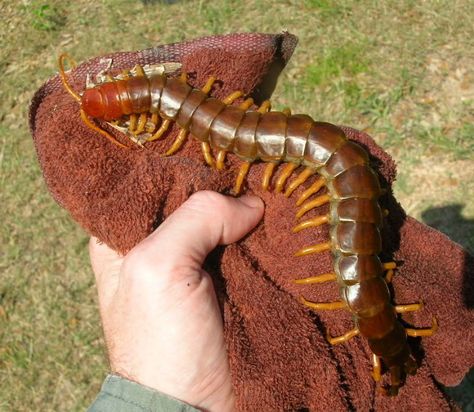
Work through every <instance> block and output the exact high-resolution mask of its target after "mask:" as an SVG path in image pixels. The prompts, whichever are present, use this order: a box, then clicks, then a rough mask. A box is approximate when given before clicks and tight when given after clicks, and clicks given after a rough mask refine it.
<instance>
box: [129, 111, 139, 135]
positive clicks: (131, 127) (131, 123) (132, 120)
mask: <svg viewBox="0 0 474 412" xmlns="http://www.w3.org/2000/svg"><path fill="white" fill-rule="evenodd" d="M137 123H138V117H137V115H136V114H135V113H132V114H131V115H130V121H129V124H128V130H129V131H130V132H131V133H134V132H135V130H136V128H137Z"/></svg>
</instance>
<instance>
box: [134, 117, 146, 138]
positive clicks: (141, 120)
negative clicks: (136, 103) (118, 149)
mask: <svg viewBox="0 0 474 412" xmlns="http://www.w3.org/2000/svg"><path fill="white" fill-rule="evenodd" d="M147 120H148V116H147V114H146V113H141V114H140V117H139V118H138V125H137V129H136V130H135V134H136V135H137V134H140V133H142V132H143V131H144V130H145V126H146V122H147Z"/></svg>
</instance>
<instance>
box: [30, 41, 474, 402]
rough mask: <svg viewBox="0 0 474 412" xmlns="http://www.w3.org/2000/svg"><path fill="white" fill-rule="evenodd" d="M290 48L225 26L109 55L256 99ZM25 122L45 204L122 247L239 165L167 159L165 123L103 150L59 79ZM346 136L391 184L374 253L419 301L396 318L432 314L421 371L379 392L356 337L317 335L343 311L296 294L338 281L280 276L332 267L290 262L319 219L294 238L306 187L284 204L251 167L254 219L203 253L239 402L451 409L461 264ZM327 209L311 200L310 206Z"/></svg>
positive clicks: (462, 349)
mask: <svg viewBox="0 0 474 412" xmlns="http://www.w3.org/2000/svg"><path fill="white" fill-rule="evenodd" d="M295 45H296V38H295V37H294V36H292V35H290V34H288V33H283V34H280V35H266V34H232V35H227V36H216V37H206V38H203V39H198V40H194V41H191V42H186V43H179V44H172V45H167V46H160V47H156V48H153V49H148V50H144V51H141V52H133V53H132V52H127V53H116V54H113V55H110V56H108V57H111V58H112V59H113V68H114V69H121V68H130V67H132V66H134V65H135V64H141V65H143V64H147V63H158V62H173V61H178V62H181V64H182V69H183V70H184V71H186V72H187V73H189V75H190V77H189V82H190V83H191V84H193V85H194V86H195V87H202V85H203V84H204V83H205V81H206V79H207V78H208V77H209V76H211V75H215V76H217V77H218V78H219V79H220V80H221V82H220V83H218V84H217V85H216V86H215V87H214V89H213V92H212V94H213V95H214V96H216V97H219V98H222V97H224V96H225V95H227V94H229V93H230V92H232V91H234V90H242V91H244V92H245V93H246V94H250V95H252V96H254V97H255V98H256V100H257V101H261V100H263V99H264V98H266V97H268V96H269V94H270V93H271V92H272V90H273V86H274V82H275V79H276V76H277V75H278V73H279V71H280V70H281V69H282V68H283V67H284V65H285V63H286V62H287V60H288V59H289V57H290V56H291V54H292V52H293V49H294V47H295ZM105 66H106V62H102V63H101V59H100V58H95V59H92V60H89V61H88V62H86V63H84V64H82V65H80V66H78V67H77V68H76V69H75V70H74V71H73V72H72V73H69V74H68V77H69V78H70V79H71V84H72V85H73V87H74V88H75V89H76V90H79V91H80V90H82V88H83V87H84V84H85V76H86V74H87V73H89V74H90V75H92V76H94V75H95V74H96V73H97V72H98V71H100V70H102V69H104V68H105ZM318 120H330V119H318ZM30 127H31V130H32V134H33V137H34V141H35V145H36V149H37V153H38V158H39V160H40V163H41V167H42V170H43V173H44V177H45V179H46V182H47V184H48V187H49V189H50V191H51V193H52V195H53V196H54V198H55V199H56V200H57V201H58V203H59V204H61V205H62V206H63V207H65V208H66V209H67V210H69V212H70V213H71V214H72V216H73V218H74V219H75V220H77V222H79V223H80V224H81V225H82V226H83V227H84V228H85V229H86V230H87V231H88V232H89V233H90V234H92V235H94V236H97V237H98V238H99V239H101V240H102V241H104V242H105V243H107V244H108V245H110V246H111V247H113V248H114V249H116V250H118V251H121V252H126V251H127V250H129V249H130V248H131V247H133V246H134V245H135V244H136V243H137V242H139V241H140V240H141V239H143V238H144V237H145V236H146V235H148V234H149V233H150V232H151V231H152V230H153V229H154V228H156V227H157V225H159V223H160V222H161V221H162V220H163V219H165V218H166V217H167V216H168V215H169V214H170V213H172V212H173V211H174V210H175V209H176V208H177V207H179V205H180V204H182V203H183V202H184V201H185V200H186V199H187V198H188V197H189V196H190V194H192V193H193V192H195V191H198V190H203V189H210V190H215V191H218V192H221V193H229V191H230V189H231V188H232V186H233V183H234V179H235V171H236V168H237V167H238V165H239V164H240V160H239V159H237V158H236V157H235V156H233V155H229V156H228V160H227V168H226V170H225V171H223V172H218V171H215V170H212V169H210V168H209V167H208V166H206V165H205V163H204V161H203V157H202V154H201V151H200V146H199V144H197V142H196V141H194V140H193V139H188V141H187V142H186V144H185V145H184V147H183V148H182V149H181V150H180V151H179V152H178V153H177V154H176V155H174V156H172V157H169V158H163V157H161V156H160V154H161V153H163V152H164V151H165V149H166V148H168V147H169V146H170V145H171V143H172V141H173V139H174V138H175V137H176V135H177V132H178V129H177V128H176V127H173V129H172V130H171V131H170V133H169V134H167V135H166V137H165V138H164V139H163V140H158V141H156V142H153V143H148V144H146V147H145V149H141V148H139V147H133V148H132V149H131V150H124V149H121V148H119V147H117V146H115V145H112V144H111V143H110V142H109V141H107V140H106V139H105V138H104V137H103V136H101V135H98V134H97V133H95V132H94V131H91V130H90V129H89V128H88V127H87V126H86V125H84V124H83V122H82V121H81V120H80V118H79V106H78V104H77V103H76V102H75V101H74V100H73V99H72V98H71V96H70V95H69V94H67V93H66V92H65V91H64V89H63V87H62V85H61V83H60V81H59V79H58V77H57V76H56V77H54V78H53V79H51V80H49V81H48V82H47V83H45V85H43V87H42V88H41V89H40V90H39V91H38V92H37V93H36V95H35V97H34V99H33V102H32V106H31V110H30ZM103 127H104V128H107V130H111V129H109V128H108V126H106V125H103ZM344 130H345V131H346V133H347V134H348V136H349V137H350V138H351V139H354V140H356V141H358V142H359V143H361V144H362V145H363V146H365V147H366V148H367V149H368V151H369V152H370V154H371V155H372V157H373V163H374V167H375V168H376V169H377V170H378V172H379V173H380V175H381V181H382V184H383V185H384V186H385V187H387V189H388V192H387V194H386V195H385V196H384V197H383V198H382V199H381V201H382V203H383V205H384V207H386V208H388V209H389V211H390V214H389V216H388V217H387V219H386V230H385V233H384V245H385V246H384V255H383V256H382V258H383V259H384V260H386V261H388V260H391V259H395V260H396V261H397V262H399V264H400V268H399V269H398V270H397V271H396V274H395V277H394V279H393V285H392V286H393V289H392V291H393V296H394V301H395V302H397V303H400V304H403V303H414V302H418V301H419V300H420V299H422V300H423V301H424V303H425V309H424V310H423V311H419V312H415V313H410V314H406V315H404V316H403V319H404V320H405V321H406V322H407V324H408V325H413V326H414V327H417V326H418V327H421V326H428V325H430V324H431V317H432V315H435V316H436V317H437V319H438V321H439V325H440V329H439V332H438V333H437V334H436V335H435V336H433V337H430V338H424V339H422V340H421V342H420V339H413V340H411V343H412V344H413V348H414V352H415V353H416V356H417V358H418V359H419V360H420V362H421V367H420V369H419V370H418V373H417V375H416V376H414V377H409V378H408V380H407V383H406V385H405V386H404V387H403V388H402V389H401V390H400V394H399V396H397V397H395V398H388V397H386V396H383V395H381V394H379V393H377V392H376V390H375V385H374V382H373V380H372V378H371V375H370V371H371V364H370V356H369V355H370V351H369V350H368V346H367V344H366V342H365V341H364V340H363V339H362V338H360V337H356V338H354V339H352V340H351V341H350V342H348V343H346V344H342V345H338V346H331V345H330V344H329V343H328V342H327V341H326V339H325V334H326V330H330V332H331V333H332V334H333V335H338V334H342V333H344V332H346V331H347V330H349V329H351V328H352V325H353V323H352V320H351V318H350V314H349V313H347V312H346V311H343V310H337V311H326V312H322V311H321V312H312V311H310V310H308V309H307V308H305V307H303V305H302V304H301V303H300V302H299V301H298V298H299V296H301V295H304V296H305V297H306V298H307V299H310V300H314V301H317V302H320V301H322V302H325V301H332V300H336V299H337V298H338V291H337V287H336V285H335V284H334V283H333V282H331V283H329V284H322V285H319V286H318V285H313V286H298V285H295V284H293V283H291V280H292V279H295V278H302V277H307V276H314V275H317V274H321V273H327V272H330V271H332V262H331V256H330V254H329V253H323V254H320V255H310V256H306V257H294V256H293V253H294V252H295V251H296V250H298V249H299V248H301V247H303V246H308V245H311V244H315V243H319V242H322V241H324V240H325V239H327V237H328V232H327V229H328V228H327V226H326V227H325V226H323V227H321V228H319V229H310V230H305V231H303V232H300V233H298V234H292V232H291V228H292V227H293V226H294V225H295V211H296V206H295V199H296V198H297V196H298V195H299V193H301V191H302V190H304V187H307V186H308V185H304V186H303V187H302V188H299V189H298V191H297V192H296V193H295V194H293V196H291V197H290V198H289V199H287V198H285V197H284V196H283V195H281V194H275V193H273V192H263V191H262V190H261V188H260V182H261V176H262V172H263V168H264V165H263V164H256V165H254V166H252V167H251V169H250V173H249V177H248V184H247V187H246V190H247V191H248V192H253V193H255V194H257V195H258V196H261V197H262V198H263V199H264V201H265V204H266V211H265V217H264V220H263V221H262V222H261V224H260V225H259V226H258V227H257V228H256V229H255V230H254V231H253V232H252V233H251V234H249V235H248V236H247V237H245V238H244V239H243V240H242V241H240V242H238V243H237V244H234V245H231V246H228V247H226V248H220V249H218V250H216V251H215V252H213V253H212V254H211V255H210V256H209V257H208V260H207V261H206V269H207V270H208V271H209V272H211V273H212V274H213V277H214V280H215V283H216V286H217V289H218V292H219V295H220V299H221V302H222V306H223V312H224V319H225V327H226V338H227V343H228V350H229V353H230V362H231V368H232V374H233V379H234V385H235V390H236V393H237V402H238V408H239V409H240V410H242V411H297V410H308V409H309V410H310V411H319V410H334V411H344V410H361V411H365V410H384V411H385V410H394V411H395V410H397V411H398V410H407V411H411V410H417V411H419V410H422V411H424V410H437V411H438V410H449V408H450V406H451V405H450V402H449V401H448V400H447V398H446V397H445V396H444V395H443V393H442V391H441V390H440V388H439V384H438V382H439V383H442V384H445V385H456V384H458V383H459V382H460V380H461V379H462V377H463V376H464V375H465V374H466V373H467V371H468V370H469V368H470V366H471V365H473V364H474V350H473V342H474V328H473V321H474V313H473V311H472V308H473V306H474V291H473V288H474V286H473V285H474V281H473V274H474V273H473V272H474V271H473V265H472V259H471V258H470V257H469V256H468V255H467V253H466V252H465V251H464V250H463V249H462V248H461V247H460V246H459V245H457V244H455V243H453V242H451V241H450V240H449V239H448V238H447V237H446V236H444V235H442V234H441V233H439V232H437V231H435V230H433V229H430V228H429V227H427V226H424V225H422V224H421V223H419V222H417V221H415V220H413V219H411V218H409V217H407V216H406V215H405V214H404V212H403V210H402V209H401V207H400V205H399V204H398V203H397V202H396V200H394V198H393V196H392V195H391V192H390V186H391V184H392V183H393V180H394V178H395V165H394V162H393V160H392V159H391V158H390V157H389V156H388V155H387V154H386V153H385V152H383V150H382V149H380V148H379V147H378V146H377V145H376V144H375V143H374V142H373V140H372V139H371V138H370V137H369V136H367V135H366V134H364V133H361V132H358V131H356V130H353V129H350V128H344ZM115 135H116V136H119V135H118V134H115ZM280 170H281V169H280ZM277 173H279V171H278V172H277ZM295 175H296V172H295ZM325 210H326V209H325V208H324V207H321V208H319V209H318V210H315V211H313V212H311V213H313V214H314V215H316V214H321V213H324V211H325ZM420 343H421V344H420Z"/></svg>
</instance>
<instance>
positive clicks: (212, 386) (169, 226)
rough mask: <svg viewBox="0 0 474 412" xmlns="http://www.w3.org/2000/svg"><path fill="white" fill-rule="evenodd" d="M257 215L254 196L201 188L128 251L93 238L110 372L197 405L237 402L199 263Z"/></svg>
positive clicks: (218, 319)
mask: <svg viewBox="0 0 474 412" xmlns="http://www.w3.org/2000/svg"><path fill="white" fill-rule="evenodd" d="M262 215H263V202H262V201H261V200H260V199H259V198H257V197H249V196H245V197H241V198H239V199H234V198H230V197H226V196H223V195H220V194H217V193H215V192H198V193H196V194H194V195H192V196H191V197H190V198H189V199H188V200H187V201H186V202H185V203H183V205H182V206H181V207H180V208H179V209H178V210H176V211H175V212H174V213H173V214H172V215H171V216H169V217H168V218H167V219H166V220H165V221H164V222H163V223H162V224H161V225H160V226H159V228H158V229H157V230H155V232H153V233H152V234H151V235H150V236H148V237H147V238H146V239H145V240H143V241H142V242H141V243H140V244H138V245H137V246H136V247H135V248H133V249H132V250H131V251H130V252H129V253H128V254H127V255H126V256H120V255H119V254H117V253H116V252H115V251H113V250H112V249H110V248H109V247H108V246H106V245H103V244H99V243H98V242H97V239H95V238H91V241H90V244H89V252H90V257H91V262H92V268H93V270H94V273H95V276H96V281H97V289H98V294H99V306H100V313H101V317H102V324H103V328H104V335H105V340H106V344H107V348H108V355H109V361H110V366H111V369H112V372H114V373H116V374H118V375H121V376H123V377H125V378H127V379H130V380H133V381H135V382H138V383H141V384H143V385H146V386H148V387H151V388H154V389H156V390H159V391H161V392H163V393H166V394H168V395H171V396H173V397H175V398H177V399H180V400H182V401H184V402H187V403H189V404H191V405H193V406H195V407H197V408H202V409H205V410H207V411H214V410H215V411H229V410H233V409H234V394H233V389H232V382H231V377H230V370H229V364H228V356H227V352H226V348H225V342H224V331H223V322H222V315H221V313H220V309H219V305H218V302H217V299H216V295H215V291H214V287H213V284H212V280H211V278H210V276H209V274H208V273H207V272H205V271H204V270H203V269H202V267H201V265H202V263H203V262H204V259H205V258H206V256H207V255H208V253H209V252H210V251H211V250H213V249H214V248H215V247H216V246H217V245H220V244H229V243H232V242H235V241H237V240H239V239H240V238H242V237H243V236H244V235H245V234H247V233H248V232H249V231H250V230H251V229H252V228H254V227H255V226H256V224H257V223H258V222H259V221H260V219H261V218H262Z"/></svg>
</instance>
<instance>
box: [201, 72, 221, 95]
mask: <svg viewBox="0 0 474 412" xmlns="http://www.w3.org/2000/svg"><path fill="white" fill-rule="evenodd" d="M216 80H217V79H216V78H215V77H214V76H211V77H209V79H207V82H206V84H205V85H204V87H203V88H202V89H201V91H202V92H203V93H205V94H209V92H210V91H211V89H212V85H213V84H214V83H215V82H216Z"/></svg>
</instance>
